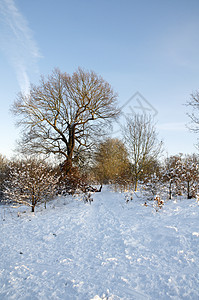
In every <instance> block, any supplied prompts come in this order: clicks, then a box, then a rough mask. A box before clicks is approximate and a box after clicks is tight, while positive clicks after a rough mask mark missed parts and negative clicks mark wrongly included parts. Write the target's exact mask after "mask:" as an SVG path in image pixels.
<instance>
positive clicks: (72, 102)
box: [12, 68, 119, 159]
mask: <svg viewBox="0 0 199 300" xmlns="http://www.w3.org/2000/svg"><path fill="white" fill-rule="evenodd" d="M12 112H13V113H14V114H15V115H16V116H17V117H18V125H20V126H21V127H22V128H23V139H22V141H21V145H23V147H22V148H23V152H27V153H32V152H34V153H44V154H48V153H60V154H63V153H64V156H65V157H67V159H68V158H69V157H71V158H72V156H73V151H74V148H75V146H77V147H78V144H79V145H81V146H84V147H86V146H87V145H90V144H91V143H90V142H88V141H89V139H91V136H92V134H93V133H94V132H96V126H97V125H98V126H100V127H101V128H102V129H103V127H104V126H105V125H106V124H107V121H108V120H112V119H114V118H115V117H116V116H117V115H118V114H119V109H118V108H117V95H116V94H115V93H114V92H113V90H112V88H111V86H110V85H109V84H108V83H107V82H106V81H104V80H103V79H102V77H100V76H98V75H97V74H96V73H94V72H93V71H91V72H85V71H84V70H82V69H81V68H79V69H78V70H77V71H76V72H74V73H73V74H72V76H71V75H69V74H66V73H61V72H60V70H59V69H55V70H54V71H53V73H52V74H51V75H50V76H48V78H47V79H45V78H44V77H42V78H41V81H40V84H39V85H38V86H34V85H32V86H31V90H30V94H29V95H23V94H21V93H20V94H19V95H18V98H17V100H16V101H15V102H14V104H13V107H12ZM98 134H99V132H98ZM24 142H25V144H24ZM76 144H77V145H76ZM22 148H21V149H22Z"/></svg>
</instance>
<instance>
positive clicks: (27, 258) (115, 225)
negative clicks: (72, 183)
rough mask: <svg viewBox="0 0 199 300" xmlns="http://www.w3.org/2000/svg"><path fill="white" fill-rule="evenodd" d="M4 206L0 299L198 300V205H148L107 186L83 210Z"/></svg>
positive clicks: (76, 206) (73, 205) (59, 205)
mask: <svg viewBox="0 0 199 300" xmlns="http://www.w3.org/2000/svg"><path fill="white" fill-rule="evenodd" d="M18 210H19V209H13V208H5V207H4V206H0V212H1V214H0V216H1V219H0V226H1V235H0V299H1V300H3V299H5V300H8V299H24V300H25V299H26V300H31V299H42V300H45V299H66V300H70V299H80V300H84V299H85V300H86V299H125V300H127V299H136V300H137V299H138V300H139V299H145V300H146V299H153V300H154V299H155V300H159V299H192V300H193V299H199V206H198V204H197V202H196V201H195V200H194V199H193V200H183V201H180V200H178V201H177V202H176V203H175V202H173V201H169V202H167V203H166V204H165V205H164V207H163V209H161V210H160V211H159V212H156V211H155V209H154V208H152V207H150V206H148V207H145V206H143V202H141V201H140V200H139V199H137V198H136V197H134V199H133V200H132V201H131V202H129V203H125V196H124V194H122V193H119V192H113V191H111V190H109V189H108V187H103V189H102V192H101V193H96V194H95V195H94V201H93V202H92V203H91V205H90V204H85V203H83V202H82V201H76V200H74V198H72V197H70V196H68V197H66V198H58V199H57V200H54V202H51V203H50V204H49V205H48V207H47V209H46V210H45V209H43V208H42V207H40V208H36V213H35V215H32V214H31V213H30V212H29V210H30V208H27V207H26V208H23V210H26V213H23V210H22V209H20V211H21V213H20V214H19V216H17V211H18Z"/></svg>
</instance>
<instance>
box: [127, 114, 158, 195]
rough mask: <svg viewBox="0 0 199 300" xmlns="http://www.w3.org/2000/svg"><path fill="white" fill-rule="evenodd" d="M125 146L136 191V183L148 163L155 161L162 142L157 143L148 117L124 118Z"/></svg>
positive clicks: (150, 119) (152, 125)
mask: <svg viewBox="0 0 199 300" xmlns="http://www.w3.org/2000/svg"><path fill="white" fill-rule="evenodd" d="M122 131H123V137H124V142H125V146H126V148H127V151H128V154H129V158H130V161H131V163H132V175H133V180H134V184H135V191H136V190H137V186H138V181H139V180H140V179H141V177H142V174H143V173H144V168H145V167H146V166H148V162H149V161H151V160H156V159H157V157H158V156H159V154H160V153H161V149H162V142H159V141H158V138H157V132H156V130H155V126H154V124H153V122H152V118H151V117H150V116H148V115H139V114H134V115H133V116H132V117H128V118H126V125H124V126H123V127H122Z"/></svg>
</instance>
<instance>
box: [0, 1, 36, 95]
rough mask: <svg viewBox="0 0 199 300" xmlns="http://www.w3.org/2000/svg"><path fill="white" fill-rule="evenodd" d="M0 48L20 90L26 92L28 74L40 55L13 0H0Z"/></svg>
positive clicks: (27, 89) (33, 68)
mask: <svg viewBox="0 0 199 300" xmlns="http://www.w3.org/2000/svg"><path fill="white" fill-rule="evenodd" d="M0 19H1V21H0V22H1V25H2V26H1V27H2V30H1V34H0V48H1V50H2V51H3V52H4V53H5V55H6V57H7V59H8V61H9V63H10V64H11V65H12V66H13V67H14V69H15V72H16V76H17V80H18V83H19V85H20V89H21V91H23V92H25V93H28V92H29V88H30V80H29V75H30V73H31V72H32V71H37V69H38V67H37V62H38V59H39V58H40V57H41V55H40V53H39V49H38V47H37V44H36V42H35V40H34V38H33V33H32V31H31V29H30V28H29V26H28V23H27V21H26V19H25V18H24V16H23V15H22V14H21V13H20V11H19V10H18V8H17V7H16V4H15V2H14V0H0Z"/></svg>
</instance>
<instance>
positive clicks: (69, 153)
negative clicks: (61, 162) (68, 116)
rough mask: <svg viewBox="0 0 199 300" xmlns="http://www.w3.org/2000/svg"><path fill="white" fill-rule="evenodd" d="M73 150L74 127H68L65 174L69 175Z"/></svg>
mask: <svg viewBox="0 0 199 300" xmlns="http://www.w3.org/2000/svg"><path fill="white" fill-rule="evenodd" d="M74 148H75V125H74V124H73V125H70V127H69V140H68V144H67V160H66V163H65V166H64V167H65V170H64V171H65V174H66V175H67V174H69V173H70V171H71V168H72V158H73V151H74Z"/></svg>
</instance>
